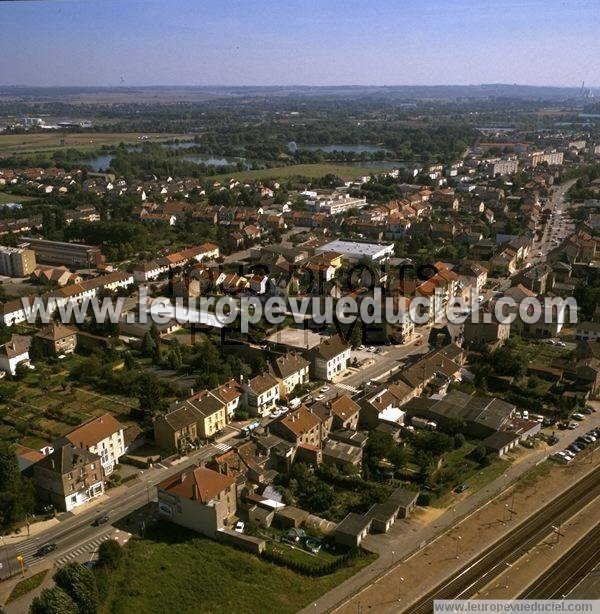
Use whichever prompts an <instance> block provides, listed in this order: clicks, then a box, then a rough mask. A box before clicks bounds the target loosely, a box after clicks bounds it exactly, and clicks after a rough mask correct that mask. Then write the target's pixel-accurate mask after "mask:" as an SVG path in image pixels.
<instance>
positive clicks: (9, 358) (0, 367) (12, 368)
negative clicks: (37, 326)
mask: <svg viewBox="0 0 600 614" xmlns="http://www.w3.org/2000/svg"><path fill="white" fill-rule="evenodd" d="M20 363H25V364H29V343H28V340H25V339H24V338H22V337H18V336H13V337H12V339H11V340H10V341H7V342H6V343H3V344H2V345H0V371H4V372H6V373H10V374H11V375H14V374H15V372H16V369H17V365H18V364H20Z"/></svg>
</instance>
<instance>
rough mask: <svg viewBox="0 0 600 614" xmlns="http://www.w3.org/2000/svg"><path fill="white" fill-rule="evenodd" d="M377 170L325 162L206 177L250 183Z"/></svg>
mask: <svg viewBox="0 0 600 614" xmlns="http://www.w3.org/2000/svg"><path fill="white" fill-rule="evenodd" d="M383 168H385V165H382V167H380V169H383ZM380 169H379V170H380ZM377 170H378V167H376V166H373V167H372V168H369V167H361V166H353V165H352V164H343V163H335V162H331V163H327V162H325V163H323V164H296V165H294V166H280V167H275V168H266V169H263V170H256V171H239V172H231V173H222V174H220V175H212V176H211V177H207V179H215V180H217V181H222V180H224V179H229V178H230V177H233V178H234V179H238V180H239V181H250V180H253V179H280V178H281V179H286V178H289V177H323V176H324V175H328V174H333V175H339V176H341V177H359V176H360V175H370V174H371V173H374V172H377Z"/></svg>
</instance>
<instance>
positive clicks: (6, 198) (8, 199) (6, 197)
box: [0, 192, 35, 205]
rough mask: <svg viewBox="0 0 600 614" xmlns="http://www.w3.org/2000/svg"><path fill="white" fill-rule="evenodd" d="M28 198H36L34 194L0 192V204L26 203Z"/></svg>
mask: <svg viewBox="0 0 600 614" xmlns="http://www.w3.org/2000/svg"><path fill="white" fill-rule="evenodd" d="M28 200H35V199H34V198H33V197H32V196H18V195H17V194H8V193H7V192H0V205H4V204H6V203H24V202H27V201H28Z"/></svg>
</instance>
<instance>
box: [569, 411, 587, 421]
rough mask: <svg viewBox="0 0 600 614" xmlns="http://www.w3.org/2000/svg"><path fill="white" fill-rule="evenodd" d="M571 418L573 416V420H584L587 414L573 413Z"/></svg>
mask: <svg viewBox="0 0 600 614" xmlns="http://www.w3.org/2000/svg"><path fill="white" fill-rule="evenodd" d="M571 418H573V420H577V421H578V422H581V421H582V420H585V416H584V415H583V414H580V413H576V414H573V415H572V416H571Z"/></svg>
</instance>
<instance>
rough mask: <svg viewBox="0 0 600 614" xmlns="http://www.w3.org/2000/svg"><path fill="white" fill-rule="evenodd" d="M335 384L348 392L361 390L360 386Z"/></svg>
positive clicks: (354, 392)
mask: <svg viewBox="0 0 600 614" xmlns="http://www.w3.org/2000/svg"><path fill="white" fill-rule="evenodd" d="M335 386H336V388H341V389H342V390H346V391H347V392H351V393H353V394H356V393H357V392H360V391H359V390H358V388H354V386H350V385H349V384H335Z"/></svg>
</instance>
